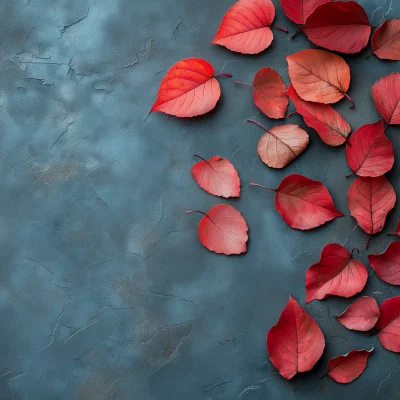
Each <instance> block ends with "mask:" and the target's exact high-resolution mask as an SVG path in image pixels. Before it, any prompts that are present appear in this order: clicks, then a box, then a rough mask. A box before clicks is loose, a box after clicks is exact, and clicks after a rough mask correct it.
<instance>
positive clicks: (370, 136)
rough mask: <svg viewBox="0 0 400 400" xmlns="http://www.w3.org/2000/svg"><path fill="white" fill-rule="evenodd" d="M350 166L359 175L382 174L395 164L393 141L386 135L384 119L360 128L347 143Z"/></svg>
mask: <svg viewBox="0 0 400 400" xmlns="http://www.w3.org/2000/svg"><path fill="white" fill-rule="evenodd" d="M346 157H347V163H348V164H349V167H350V168H351V169H352V170H353V171H354V172H355V173H356V174H357V175H358V176H372V177H374V176H381V175H383V174H386V172H388V171H390V170H391V169H392V167H393V164H394V154H393V146H392V142H391V141H390V140H389V139H388V138H387V137H386V136H385V130H384V129H383V122H382V120H380V121H378V122H376V123H375V124H366V125H363V126H362V127H361V128H358V129H357V130H356V131H355V132H354V133H353V134H352V135H351V137H350V139H349V141H348V142H347V145H346Z"/></svg>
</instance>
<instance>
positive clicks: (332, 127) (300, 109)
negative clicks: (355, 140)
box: [287, 85, 351, 146]
mask: <svg viewBox="0 0 400 400" xmlns="http://www.w3.org/2000/svg"><path fill="white" fill-rule="evenodd" d="M287 94H288V96H289V97H290V98H291V100H292V101H293V103H294V106H295V108H296V112H297V113H299V114H300V115H301V116H302V117H303V118H304V122H305V123H306V124H307V125H308V126H310V127H311V128H313V129H315V130H316V131H317V133H318V135H319V137H320V138H321V139H322V140H323V141H324V142H325V143H326V144H328V145H329V146H340V145H341V144H343V143H344V142H345V141H346V140H347V137H348V136H349V134H350V131H351V128H350V125H349V124H348V123H347V122H346V121H345V120H344V118H343V117H342V116H341V115H340V114H339V113H338V112H337V111H335V109H334V108H333V107H331V106H329V105H327V104H321V103H313V102H309V101H304V100H303V99H302V98H300V97H299V96H298V95H297V93H296V91H295V90H294V88H293V85H290V86H289V88H288V90H287Z"/></svg>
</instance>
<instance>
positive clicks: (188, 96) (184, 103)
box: [150, 58, 229, 117]
mask: <svg viewBox="0 0 400 400" xmlns="http://www.w3.org/2000/svg"><path fill="white" fill-rule="evenodd" d="M225 75H227V76H229V74H225ZM220 95H221V90H220V87H219V83H218V81H217V80H216V79H215V75H214V68H213V67H212V65H211V64H210V63H209V62H208V61H206V60H202V59H201V58H187V59H186V60H181V61H178V62H177V63H176V64H174V65H173V66H172V68H171V69H170V70H169V71H168V72H167V74H166V75H165V77H164V79H163V80H162V82H161V85H160V89H159V90H158V95H157V100H156V101H155V103H154V104H153V107H152V108H151V111H150V112H153V111H159V112H164V113H165V114H170V115H175V116H177V117H194V116H196V115H202V114H205V113H207V112H209V111H211V110H212V109H213V108H214V107H215V105H216V104H217V101H218V99H219V97H220Z"/></svg>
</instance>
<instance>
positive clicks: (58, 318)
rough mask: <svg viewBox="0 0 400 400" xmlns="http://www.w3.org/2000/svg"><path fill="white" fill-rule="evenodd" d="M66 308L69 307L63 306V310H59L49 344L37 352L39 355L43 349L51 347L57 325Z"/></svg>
mask: <svg viewBox="0 0 400 400" xmlns="http://www.w3.org/2000/svg"><path fill="white" fill-rule="evenodd" d="M67 307H69V305H68V306H67V305H65V306H64V307H63V309H62V310H61V312H60V314H59V315H58V317H57V321H56V323H55V325H54V328H53V332H52V333H51V336H50V340H49V343H47V344H46V346H44V347H42V348H41V349H40V350H39V353H41V352H42V351H43V350H44V349H47V347H49V346H51V345H52V344H53V343H54V338H55V335H56V331H57V328H58V325H59V324H60V320H61V316H62V314H63V312H64V311H65V309H66V308H67Z"/></svg>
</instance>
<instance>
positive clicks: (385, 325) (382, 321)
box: [375, 296, 400, 353]
mask: <svg viewBox="0 0 400 400" xmlns="http://www.w3.org/2000/svg"><path fill="white" fill-rule="evenodd" d="M380 310H381V315H380V317H379V319H378V322H377V323H376V325H375V328H376V329H378V330H379V340H380V342H381V344H382V346H383V347H384V348H385V349H387V350H390V351H394V352H396V353H400V340H399V337H400V296H397V297H392V298H390V299H387V300H385V301H384V302H383V303H382V304H381V308H380Z"/></svg>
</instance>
